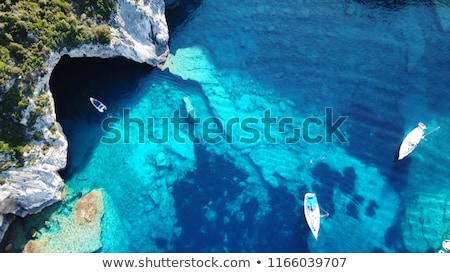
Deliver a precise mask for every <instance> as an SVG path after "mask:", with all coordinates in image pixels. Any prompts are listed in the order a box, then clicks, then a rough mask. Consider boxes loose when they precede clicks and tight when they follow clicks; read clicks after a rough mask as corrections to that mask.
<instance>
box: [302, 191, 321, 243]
mask: <svg viewBox="0 0 450 273" xmlns="http://www.w3.org/2000/svg"><path fill="white" fill-rule="evenodd" d="M303 210H304V212H305V218H306V223H308V226H309V229H310V230H311V232H312V234H313V235H314V238H315V239H316V240H317V238H318V236H319V229H320V218H321V215H320V207H319V203H318V202H317V196H316V194H315V193H311V192H308V193H306V194H305V198H304V202H303Z"/></svg>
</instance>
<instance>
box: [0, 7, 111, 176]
mask: <svg viewBox="0 0 450 273" xmlns="http://www.w3.org/2000/svg"><path fill="white" fill-rule="evenodd" d="M114 9H115V3H114V0H98V1H92V0H73V1H69V0H5V1H1V2H0V153H2V154H6V155H11V156H13V158H20V157H21V156H20V153H21V149H22V148H23V147H24V146H26V145H27V143H28V142H29V141H31V140H32V139H34V140H36V139H40V138H41V137H42V133H41V134H40V133H36V132H34V131H33V126H34V124H35V122H36V119H37V118H38V117H39V116H40V115H43V114H46V111H45V109H48V106H49V103H50V98H49V97H48V96H46V95H39V96H38V98H37V99H36V101H35V105H36V107H35V109H34V110H33V111H32V112H31V113H30V118H29V119H28V121H27V124H26V125H24V124H22V123H21V122H20V121H21V120H22V118H23V112H24V110H25V109H27V107H28V105H29V102H30V100H31V99H32V98H33V90H34V89H35V84H36V82H37V80H38V77H39V76H42V74H43V73H44V71H45V70H44V62H45V60H47V59H48V57H49V56H50V52H51V51H52V50H53V51H61V50H62V49H63V48H67V49H71V48H74V47H77V46H79V45H81V44H85V43H101V44H108V43H109V42H110V41H111V38H112V37H111V32H110V29H109V26H108V25H106V23H107V22H108V21H109V19H110V17H111V14H112V13H113V12H114V11H115V10H114ZM55 129H56V127H55V128H52V133H53V131H55ZM2 158H3V159H4V158H5V157H1V156H0V171H1V170H2V169H3V168H1V167H2V166H5V164H6V163H7V162H6V161H5V160H3V159H2Z"/></svg>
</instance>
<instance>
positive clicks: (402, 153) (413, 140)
mask: <svg viewBox="0 0 450 273" xmlns="http://www.w3.org/2000/svg"><path fill="white" fill-rule="evenodd" d="M425 129H427V126H425V124H423V123H422V122H419V124H418V125H417V127H416V128H414V129H413V130H412V131H411V132H409V133H408V134H407V135H406V137H405V139H403V141H402V144H401V145H400V149H399V150H398V160H402V159H403V158H405V157H406V156H407V155H409V154H410V153H412V151H414V149H416V147H417V145H419V143H420V141H421V140H422V139H423V138H424V132H425Z"/></svg>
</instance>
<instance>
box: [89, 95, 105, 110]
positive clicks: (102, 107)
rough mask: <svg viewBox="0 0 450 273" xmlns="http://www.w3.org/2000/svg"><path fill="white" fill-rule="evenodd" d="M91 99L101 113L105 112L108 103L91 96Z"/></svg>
mask: <svg viewBox="0 0 450 273" xmlns="http://www.w3.org/2000/svg"><path fill="white" fill-rule="evenodd" d="M89 100H90V101H91V103H92V105H93V106H94V107H95V109H97V110H98V111H99V112H100V113H103V112H105V110H106V109H107V107H106V105H105V104H104V103H103V102H101V101H99V100H98V99H96V98H93V97H90V98H89Z"/></svg>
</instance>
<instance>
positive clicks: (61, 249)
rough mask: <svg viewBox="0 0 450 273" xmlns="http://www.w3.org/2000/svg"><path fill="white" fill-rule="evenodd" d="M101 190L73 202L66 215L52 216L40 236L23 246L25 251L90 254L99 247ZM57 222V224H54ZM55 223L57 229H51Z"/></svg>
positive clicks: (101, 215)
mask: <svg viewBox="0 0 450 273" xmlns="http://www.w3.org/2000/svg"><path fill="white" fill-rule="evenodd" d="M103 202H104V198H103V192H102V190H98V189H97V190H93V191H91V192H89V193H87V194H86V195H84V196H83V197H82V198H81V199H80V200H78V202H77V203H76V204H75V207H74V209H73V211H72V214H70V215H69V216H67V217H64V216H60V215H56V216H54V218H53V219H50V221H49V224H48V225H47V228H48V229H47V228H44V229H42V230H40V231H39V232H38V234H40V236H39V237H38V238H37V239H35V240H30V241H28V243H27V244H26V245H25V247H24V252H26V253H37V252H39V253H90V252H94V251H97V250H98V249H100V248H101V247H102V243H101V240H100V239H101V231H102V227H101V219H102V217H103V214H104V203H103ZM56 223H57V224H56ZM53 226H57V227H58V228H54V227H53Z"/></svg>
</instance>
